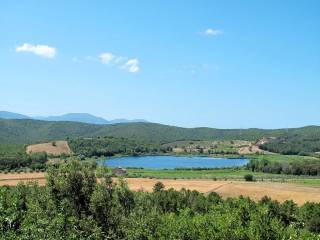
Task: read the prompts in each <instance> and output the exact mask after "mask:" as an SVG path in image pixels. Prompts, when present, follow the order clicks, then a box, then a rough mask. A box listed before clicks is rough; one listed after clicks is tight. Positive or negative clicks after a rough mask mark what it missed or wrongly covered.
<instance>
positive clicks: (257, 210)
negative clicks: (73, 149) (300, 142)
mask: <svg viewBox="0 0 320 240" xmlns="http://www.w3.org/2000/svg"><path fill="white" fill-rule="evenodd" d="M94 168H95V167H94V166H92V165H84V164H83V163H82V164H81V163H80V162H77V161H71V162H68V163H65V164H61V165H60V166H51V167H50V169H49V171H48V179H47V185H46V186H45V187H39V186H37V185H18V186H17V187H0V235H1V237H2V238H3V239H189V240H190V239H228V240H233V239H234V240H241V239H242V240H253V239H254V240H256V239H275V240H276V239H305V240H307V239H308V240H310V239H311V240H312V239H319V234H320V204H319V203H306V204H305V205H303V206H301V207H298V206H297V205H296V204H295V203H294V202H292V201H286V202H284V203H282V204H281V203H279V202H277V201H272V200H271V199H270V198H268V197H265V198H263V199H262V200H261V201H259V202H254V201H252V200H250V199H248V198H243V197H240V198H228V199H226V200H223V199H222V198H221V197H220V196H219V195H218V194H216V193H210V194H208V195H204V194H201V193H199V192H197V191H189V190H186V189H182V190H181V191H175V190H173V189H168V190H166V189H165V187H164V185H163V184H162V183H157V184H156V185H155V186H154V189H153V192H151V193H148V192H142V191H138V192H133V191H131V190H129V189H128V187H127V185H126V184H125V183H124V182H123V181H120V182H118V183H114V182H112V180H111V178H110V177H109V176H108V173H107V172H104V174H103V175H104V178H103V179H102V180H101V181H100V183H99V184H98V183H97V181H96V177H95V169H94Z"/></svg>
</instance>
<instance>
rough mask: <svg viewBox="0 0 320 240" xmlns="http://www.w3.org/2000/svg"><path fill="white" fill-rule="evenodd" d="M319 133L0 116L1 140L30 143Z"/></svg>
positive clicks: (316, 132)
mask: <svg viewBox="0 0 320 240" xmlns="http://www.w3.org/2000/svg"><path fill="white" fill-rule="evenodd" d="M289 134H290V135H297V136H303V137H305V138H307V137H309V136H320V127H316V126H309V127H303V128H293V129H288V130H286V129H276V130H263V129H214V128H181V127H174V126H168V125H162V124H156V123H126V124H109V125H95V124H85V123H78V122H47V121H38V120H31V119H24V120H6V119H0V143H16V144H28V143H36V142H39V141H41V142H44V141H45V142H48V141H54V140H57V139H66V138H70V139H74V138H78V137H98V136H114V137H124V138H129V139H133V140H136V139H139V140H140V141H142V142H147V143H156V144H164V143H170V142H174V141H179V140H236V139H238V140H249V141H256V140H259V139H261V138H263V137H282V136H287V135H289Z"/></svg>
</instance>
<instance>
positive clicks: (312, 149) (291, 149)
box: [261, 131, 320, 155]
mask: <svg viewBox="0 0 320 240" xmlns="http://www.w3.org/2000/svg"><path fill="white" fill-rule="evenodd" d="M261 148H262V149H264V150H267V151H270V152H275V153H280V154H286V155H315V153H317V152H320V133H319V132H317V131H316V132H311V133H310V134H300V135H299V134H288V135H285V136H281V137H278V138H275V139H270V140H269V141H268V142H267V143H265V144H263V145H261Z"/></svg>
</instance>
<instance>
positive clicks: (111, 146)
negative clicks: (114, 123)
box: [68, 137, 158, 157]
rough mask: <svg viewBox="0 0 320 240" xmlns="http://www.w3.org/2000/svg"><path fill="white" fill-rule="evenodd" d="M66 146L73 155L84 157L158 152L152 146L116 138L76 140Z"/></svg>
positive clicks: (70, 141)
mask: <svg viewBox="0 0 320 240" xmlns="http://www.w3.org/2000/svg"><path fill="white" fill-rule="evenodd" d="M68 144H69V146H70V148H71V150H72V152H73V153H75V154H76V155H83V156H85V157H93V156H97V157H100V156H113V155H115V154H130V155H134V154H141V153H152V152H158V148H156V147H155V146H154V145H151V144H146V143H142V142H137V141H134V140H129V139H126V138H116V137H96V138H77V139H73V140H69V142H68Z"/></svg>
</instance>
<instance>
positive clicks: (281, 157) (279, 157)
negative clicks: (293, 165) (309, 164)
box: [246, 154, 320, 162]
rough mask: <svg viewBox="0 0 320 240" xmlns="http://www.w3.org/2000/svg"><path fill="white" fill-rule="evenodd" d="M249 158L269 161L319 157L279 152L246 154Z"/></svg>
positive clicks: (301, 159) (289, 160)
mask: <svg viewBox="0 0 320 240" xmlns="http://www.w3.org/2000/svg"><path fill="white" fill-rule="evenodd" d="M246 157H247V158H249V159H256V160H269V161H279V162H281V161H286V162H291V161H305V160H315V159H318V160H319V161H320V158H316V157H310V156H299V155H281V154H265V155H248V156H246Z"/></svg>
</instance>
